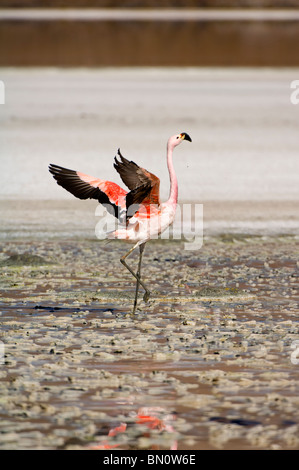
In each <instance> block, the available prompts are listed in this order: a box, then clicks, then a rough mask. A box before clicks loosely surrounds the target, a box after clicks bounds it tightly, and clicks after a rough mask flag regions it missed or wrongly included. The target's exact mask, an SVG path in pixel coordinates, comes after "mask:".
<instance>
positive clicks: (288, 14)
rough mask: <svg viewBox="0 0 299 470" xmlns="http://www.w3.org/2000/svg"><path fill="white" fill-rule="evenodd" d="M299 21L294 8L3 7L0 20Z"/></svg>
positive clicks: (298, 13) (0, 11) (298, 15)
mask: <svg viewBox="0 0 299 470" xmlns="http://www.w3.org/2000/svg"><path fill="white" fill-rule="evenodd" d="M20 20H22V21H25V20H26V21H56V20H63V21H79V20H80V21H82V20H84V21H109V20H110V21H298V20H299V9H294V10H285V9H283V10H264V9H261V10H247V9H243V10H240V9H239V10H235V9H234V10H220V9H211V10H209V9H200V8H199V9H194V10H191V9H161V10H158V9H150V10H146V9H125V8H124V9H119V8H114V9H108V8H76V9H73V8H67V9H62V8H61V9H59V8H26V9H21V8H16V9H15V8H3V9H0V21H20Z"/></svg>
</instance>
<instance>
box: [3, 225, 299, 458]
mask: <svg viewBox="0 0 299 470" xmlns="http://www.w3.org/2000/svg"><path fill="white" fill-rule="evenodd" d="M182 247H183V243H182V242H179V241H167V240H160V241H154V242H152V243H150V244H148V246H147V251H146V253H145V256H144V268H143V272H144V276H145V278H146V279H147V281H148V284H149V285H151V288H152V292H153V295H152V298H151V300H150V302H149V303H148V304H144V303H142V301H141V302H140V303H139V309H138V310H137V314H136V315H134V316H132V315H131V313H130V312H131V308H132V300H133V296H134V283H133V282H132V279H131V276H130V275H129V274H128V273H127V272H125V270H123V269H122V267H121V265H120V263H119V258H120V256H121V255H122V254H123V253H124V251H125V248H126V247H124V246H123V245H121V244H118V243H117V242H115V243H114V242H112V243H109V244H107V243H106V242H103V241H96V242H95V241H93V240H88V239H82V240H74V239H68V240H64V241H61V240H60V241H58V240H57V239H52V240H51V241H49V240H48V241H41V240H38V239H35V240H26V241H24V240H23V241H19V240H10V241H6V242H2V243H1V255H0V258H1V259H0V274H1V300H0V306H1V316H0V322H1V338H0V339H1V343H0V345H1V349H0V352H1V354H2V356H1V358H0V359H1V365H0V389H1V399H0V400H1V407H0V418H1V430H0V448H2V449H37V448H39V449H74V448H75V449H112V448H116V449H157V448H159V449H186V450H187V449H192V450H193V449H236V448H239V449H269V448H272V449H294V448H298V446H299V432H298V431H299V429H298V427H299V398H298V385H299V384H298V367H299V352H298V350H299V328H298V326H299V325H298V247H296V237H295V236H268V237H267V236H264V237H260V236H251V237H248V236H245V235H242V236H238V235H237V234H235V235H226V236H222V235H217V236H213V237H210V238H206V239H205V241H204V244H203V247H202V249H201V250H199V251H198V252H191V251H188V250H183V248H182ZM130 261H131V264H134V262H137V258H134V256H132V259H131V260H130ZM297 356H298V357H297Z"/></svg>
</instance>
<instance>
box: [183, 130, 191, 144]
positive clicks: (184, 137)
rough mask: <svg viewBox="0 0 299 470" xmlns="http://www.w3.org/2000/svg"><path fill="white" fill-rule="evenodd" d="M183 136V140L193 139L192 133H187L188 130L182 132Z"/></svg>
mask: <svg viewBox="0 0 299 470" xmlns="http://www.w3.org/2000/svg"><path fill="white" fill-rule="evenodd" d="M181 138H182V140H188V142H192V139H191V137H190V135H189V134H187V132H182V133H181Z"/></svg>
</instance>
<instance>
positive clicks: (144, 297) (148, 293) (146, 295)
mask: <svg viewBox="0 0 299 470" xmlns="http://www.w3.org/2000/svg"><path fill="white" fill-rule="evenodd" d="M150 295H151V293H150V291H149V290H146V291H145V293H144V296H143V300H144V302H148V299H149V298H150Z"/></svg>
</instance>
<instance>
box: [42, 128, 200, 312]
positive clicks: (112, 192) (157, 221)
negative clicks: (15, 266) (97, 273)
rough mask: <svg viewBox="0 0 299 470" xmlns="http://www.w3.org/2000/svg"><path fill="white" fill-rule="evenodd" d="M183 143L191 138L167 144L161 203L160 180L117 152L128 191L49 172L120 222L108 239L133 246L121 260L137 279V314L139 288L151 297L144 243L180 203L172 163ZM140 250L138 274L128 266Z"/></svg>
mask: <svg viewBox="0 0 299 470" xmlns="http://www.w3.org/2000/svg"><path fill="white" fill-rule="evenodd" d="M183 140H188V141H190V142H191V138H190V136H189V135H188V134H187V133H185V132H183V133H181V134H177V135H174V136H172V137H170V139H169V140H168V142H167V166H168V171H169V176H170V195H169V199H168V201H167V202H165V203H161V201H160V195H159V188H160V180H159V178H157V176H155V175H153V174H152V173H149V172H148V171H147V170H145V169H143V168H141V167H139V166H138V165H136V163H134V162H132V161H131V162H129V161H128V160H127V159H125V158H124V157H123V156H122V155H121V153H120V151H119V150H118V156H119V157H120V161H119V160H117V158H115V164H114V167H115V169H116V170H117V171H118V173H119V174H120V177H121V179H122V180H123V182H124V183H125V184H126V186H128V188H129V191H126V190H125V189H123V188H121V187H120V186H119V185H118V184H116V183H113V182H111V181H104V180H101V179H98V178H93V177H92V176H88V175H86V174H84V173H81V172H79V171H73V170H68V169H66V168H62V167H60V166H57V165H53V164H51V165H50V166H49V171H50V172H51V173H52V175H53V176H54V178H55V179H56V181H57V183H58V184H59V185H60V186H62V187H63V188H65V189H67V190H68V191H70V192H71V193H72V194H73V195H74V196H76V197H78V198H80V199H88V198H92V199H97V200H98V201H99V202H100V203H102V204H104V205H105V206H106V207H107V208H108V210H109V212H112V213H113V215H114V216H115V217H117V218H118V220H119V222H120V224H121V225H120V227H119V228H118V229H117V230H115V231H114V232H112V233H109V234H108V238H112V239H120V240H126V241H128V242H131V243H134V246H133V248H131V250H129V251H128V253H126V254H125V256H123V257H122V258H121V262H122V263H123V264H124V265H125V266H126V268H127V269H128V270H129V271H130V272H131V274H132V275H133V276H134V277H135V278H136V281H137V283H136V295H135V302H134V309H133V312H135V309H136V304H137V294H138V287H139V284H141V285H142V287H143V288H144V289H145V295H144V300H147V299H148V297H149V294H150V292H149V290H148V289H147V288H146V286H145V284H144V283H143V282H142V281H141V279H140V276H141V275H140V270H141V258H142V253H143V250H144V246H145V243H146V242H147V241H149V240H150V239H151V238H156V237H157V236H158V235H159V234H160V233H162V232H163V231H164V230H165V229H166V228H167V227H169V225H171V224H172V223H173V221H174V217H175V211H176V206H177V200H178V183H177V178H176V174H175V171H174V167H173V162H172V153H173V150H174V148H175V147H176V146H177V145H179V144H180V143H181V142H182V141H183ZM137 246H139V250H140V258H139V266H138V271H137V273H136V274H135V273H134V272H133V271H132V269H131V268H130V267H129V266H128V265H127V263H126V261H125V259H126V257H127V256H128V255H129V254H130V253H131V252H132V251H133V250H134V249H135V248H136V247H137Z"/></svg>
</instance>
